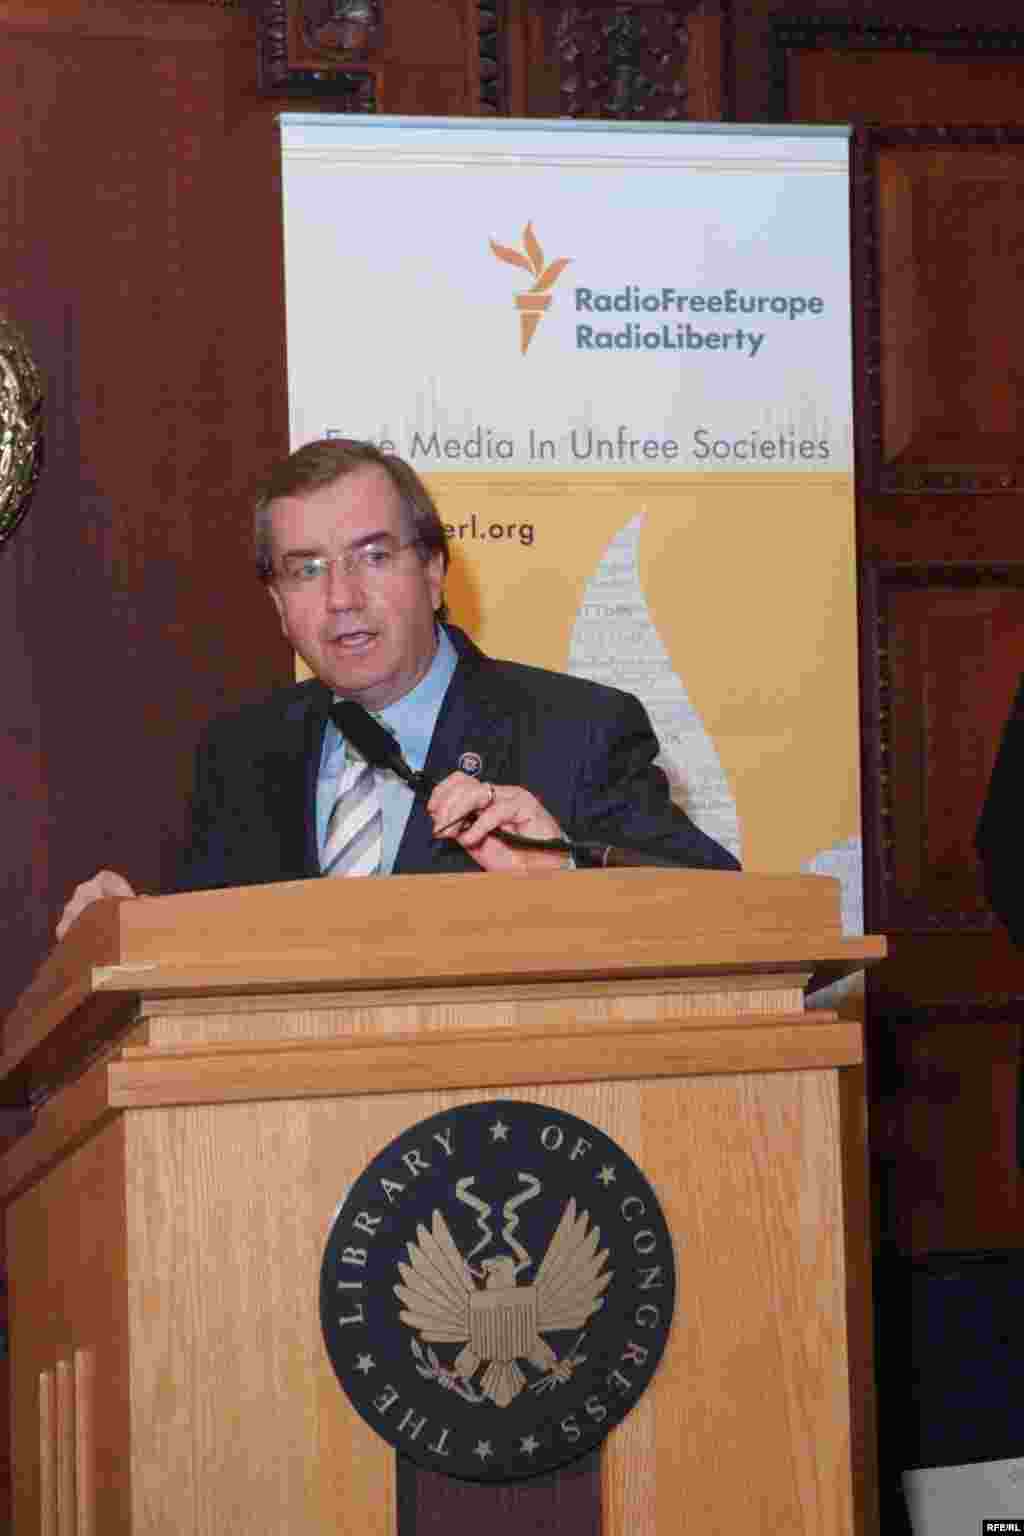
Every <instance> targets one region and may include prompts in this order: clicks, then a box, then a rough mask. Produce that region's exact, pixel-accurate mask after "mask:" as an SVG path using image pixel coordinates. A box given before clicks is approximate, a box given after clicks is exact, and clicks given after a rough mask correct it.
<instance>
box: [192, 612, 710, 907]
mask: <svg viewBox="0 0 1024 1536" xmlns="http://www.w3.org/2000/svg"><path fill="white" fill-rule="evenodd" d="M448 632H449V635H450V637H451V640H452V643H453V644H454V646H455V648H456V650H457V652H458V656H459V660H458V665H457V666H456V669H455V674H454V676H453V678H452V681H451V684H450V686H449V688H448V692H447V694H446V696H445V700H444V703H443V705H442V707H441V713H440V715H439V717H438V721H437V725H436V727H435V730H434V735H433V739H432V741H431V744H430V752H429V755H428V757H427V761H426V764H425V772H426V773H427V774H428V775H430V777H431V778H433V779H435V780H437V779H443V778H444V777H445V776H446V775H447V774H449V773H451V772H453V771H454V770H455V769H456V768H458V766H459V758H460V756H461V754H462V753H464V752H476V753H478V754H479V756H480V758H481V759H482V767H481V777H482V778H484V779H487V780H490V781H493V782H495V783H499V784H521V785H523V786H524V787H525V788H527V789H529V790H530V791H531V792H532V793H533V794H535V795H536V796H537V798H538V799H539V800H540V801H541V802H542V804H543V805H545V806H546V808H547V809H548V810H549V811H550V813H551V815H552V816H553V817H554V818H555V820H556V821H557V822H558V823H559V825H560V826H561V827H562V828H563V830H564V831H565V832H566V834H567V835H568V836H570V837H574V838H578V839H585V838H593V839H597V840H601V841H604V842H610V843H623V844H630V845H635V846H639V847H641V848H643V849H646V850H648V851H650V852H652V853H658V854H661V855H664V857H665V858H666V859H667V860H671V861H675V862H677V863H679V864H681V865H686V866H689V867H691V868H701V869H736V868H738V865H737V863H736V861H735V859H734V858H733V857H732V855H731V854H729V853H727V852H726V851H725V849H724V848H721V847H720V846H719V845H718V843H716V842H714V841H713V840H712V839H711V838H710V837H707V836H706V835H705V834H704V833H703V832H701V831H699V829H698V828H697V827H696V826H695V825H694V824H693V822H692V821H690V819H689V817H687V816H686V815H684V813H683V812H682V811H681V810H679V809H678V808H677V807H676V806H675V805H674V804H673V803H672V801H671V800H670V798H669V792H668V784H667V781H666V779H665V775H664V774H663V773H662V772H661V770H660V769H658V768H656V767H655V766H654V758H655V756H656V755H657V752H658V742H657V738H656V737H655V735H654V733H653V731H652V729H651V724H650V721H649V720H648V718H647V713H646V711H645V710H644V708H643V706H642V705H641V704H640V702H639V700H637V699H635V698H634V697H633V696H632V695H631V694H627V693H620V692H619V691H618V690H617V689H614V688H604V687H602V686H600V685H599V684H597V683H591V682H586V681H583V680H582V679H579V678H571V677H566V676H564V675H563V674H561V673H557V672H546V671H542V670H541V669H540V668H537V667H526V666H520V665H518V664H517V663H515V662H508V661H493V660H491V659H490V658H489V657H487V656H484V654H483V653H482V652H481V651H479V650H478V649H477V648H476V646H475V645H474V644H473V643H472V641H471V640H469V639H468V638H467V636H466V635H464V634H463V633H462V631H461V630H459V629H455V628H454V627H449V631H448ZM330 702H331V695H330V691H329V689H327V688H326V687H324V685H323V684H322V683H319V682H315V681H311V682H306V683H300V684H298V685H297V686H295V687H293V688H287V689H284V690H282V691H280V692H278V693H276V694H274V695H272V696H271V697H270V698H269V699H267V700H266V701H264V702H263V703H261V704H256V705H253V706H250V707H249V708H247V709H245V710H242V711H241V712H239V713H238V714H235V715H233V716H229V717H226V718H224V719H221V720H217V721H215V722H214V723H213V725H212V726H211V727H210V728H209V730H208V731H207V733H206V735H205V737H204V739H203V741H202V743H201V745H200V748H199V752H198V755H197V761H196V776H195V790H194V794H193V797H192V804H191V812H192V826H191V835H190V839H189V844H188V847H187V849H186V852H185V856H184V860H183V865H182V871H181V876H180V879H179V881H178V888H179V889H181V890H201V889H205V888H209V887H213V886H221V885H262V884H266V883H268V882H270V881H274V880H302V879H305V878H309V877H313V876H316V875H317V874H319V865H318V861H317V849H316V828H315V814H314V808H315V794H316V779H317V773H318V770H319V766H320V754H321V747H322V743H323V734H324V728H325V725H326V721H327V711H328V707H329V705H330ZM478 868H479V866H478V865H477V864H476V863H474V861H473V860H472V859H471V858H470V857H469V855H468V854H466V853H464V852H463V850H462V849H461V848H459V847H458V845H457V844H455V843H453V842H452V841H451V840H450V839H442V840H440V841H437V842H435V841H434V839H433V837H432V835H431V828H430V820H429V818H428V816H427V814H426V811H425V810H424V808H423V805H422V804H421V803H420V802H419V801H417V802H416V803H415V804H414V805H413V808H412V811H411V812H410V815H409V821H408V824H407V826H406V829H405V835H404V836H403V838H402V842H401V846H400V847H399V850H398V857H397V859H396V862H395V873H396V874H422V873H429V872H451V871H455V870H476V869H478Z"/></svg>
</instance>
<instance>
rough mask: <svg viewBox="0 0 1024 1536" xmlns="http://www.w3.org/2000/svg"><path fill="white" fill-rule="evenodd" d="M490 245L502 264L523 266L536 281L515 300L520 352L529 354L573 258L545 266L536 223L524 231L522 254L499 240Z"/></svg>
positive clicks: (515, 297)
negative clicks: (557, 286)
mask: <svg viewBox="0 0 1024 1536" xmlns="http://www.w3.org/2000/svg"><path fill="white" fill-rule="evenodd" d="M490 246H491V250H492V251H493V252H494V254H495V256H497V258H498V260H499V261H507V262H508V264H509V266H512V267H522V268H523V270H524V271H525V272H529V273H530V275H531V277H532V278H533V279H534V283H533V287H532V288H528V289H527V290H526V292H525V293H517V294H516V295H515V296H514V299H513V302H514V304H515V306H516V309H518V311H519V351H520V354H522V355H525V353H526V349H527V347H528V346H529V345H530V342H531V341H532V340H533V333H534V331H535V330H536V329H537V327H538V325H539V324H540V321H541V316H542V315H543V313H544V311H545V310H546V309H547V308H548V306H549V305H550V303H551V298H552V294H551V289H552V288H553V287H554V286H555V283H556V282H557V281H558V279H559V278H560V277H561V275H562V273H563V272H564V271H565V268H566V267H567V266H568V265H569V262H570V261H571V260H572V258H571V257H570V256H560V257H559V258H558V260H557V261H553V262H552V263H551V265H550V266H548V267H545V265H544V252H543V251H542V250H541V247H540V241H539V240H538V239H537V236H536V235H535V234H534V232H533V222H532V220H531V221H530V223H528V224H527V226H526V228H525V229H524V230H523V249H522V250H521V251H517V250H513V248H512V247H511V246H508V245H499V244H498V242H497V240H492V241H491V242H490Z"/></svg>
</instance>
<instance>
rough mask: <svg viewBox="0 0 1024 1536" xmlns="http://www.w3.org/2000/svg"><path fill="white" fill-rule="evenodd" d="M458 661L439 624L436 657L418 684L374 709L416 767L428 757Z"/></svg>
mask: <svg viewBox="0 0 1024 1536" xmlns="http://www.w3.org/2000/svg"><path fill="white" fill-rule="evenodd" d="M458 661H459V657H458V653H457V652H456V650H455V647H454V645H453V644H452V642H451V640H450V639H449V638H448V632H447V630H446V629H445V628H444V626H443V625H442V624H439V625H438V626H437V647H436V649H435V651H434V655H433V659H432V661H431V663H430V666H429V667H428V668H427V670H426V672H425V674H424V675H423V677H421V678H420V680H419V682H418V683H417V684H416V686H415V688H411V689H410V690H409V692H408V693H406V694H403V696H402V697H401V698H400V699H396V700H395V702H394V703H393V704H387V705H385V707H384V708H383V709H380V710H374V711H372V713H373V714H374V715H375V716H376V718H377V719H378V720H381V721H383V723H384V724H385V725H386V726H387V728H388V730H389V731H391V732H393V734H394V735H395V736H397V737H398V744H399V746H400V747H401V749H402V756H403V757H404V758H405V760H406V762H407V763H408V764H409V765H410V767H412V768H415V769H416V770H417V771H419V770H420V769H421V768H422V767H423V764H424V763H425V762H426V760H427V752H428V751H429V748H430V739H431V737H432V736H433V734H434V726H435V725H436V724H437V717H438V715H439V714H440V713H441V705H442V703H443V702H444V696H445V694H446V693H447V691H448V684H449V683H450V682H451V680H452V676H453V674H454V672H455V668H456V666H457V665H458Z"/></svg>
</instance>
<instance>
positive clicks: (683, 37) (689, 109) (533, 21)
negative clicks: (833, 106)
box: [479, 0, 733, 122]
mask: <svg viewBox="0 0 1024 1536" xmlns="http://www.w3.org/2000/svg"><path fill="white" fill-rule="evenodd" d="M732 4H733V0H676V3H674V4H668V5H665V4H663V3H661V0H617V3H616V0H611V3H609V0H602V3H597V4H589V3H579V4H565V3H556V4H549V5H546V6H544V7H543V9H542V10H538V9H537V8H536V7H535V6H534V7H533V8H532V9H531V8H530V7H531V0H479V17H480V75H481V111H482V112H484V113H489V114H491V113H497V114H500V115H509V114H510V113H512V112H513V110H518V111H522V110H523V108H522V106H521V105H520V106H517V107H513V106H512V105H510V100H511V102H518V100H519V97H520V96H521V95H523V94H524V93H523V91H522V88H521V87H520V90H519V91H518V92H517V91H516V90H515V89H510V85H509V80H510V60H511V57H512V55H513V54H515V55H516V57H517V60H519V64H520V68H525V69H526V70H530V69H532V70H533V71H534V83H535V84H536V83H537V77H538V72H542V73H544V74H545V75H546V77H547V80H546V84H545V88H544V92H543V95H544V97H545V99H546V100H547V102H548V106H547V109H546V111H545V112H543V113H542V115H546V116H560V117H570V118H597V119H605V120H608V121H618V122H634V121H654V122H679V121H684V120H686V119H687V118H689V117H691V116H693V115H694V114H695V113H696V112H703V114H704V115H707V110H708V109H707V107H706V105H705V104H706V103H707V102H711V103H712V110H713V112H714V115H715V116H717V117H722V116H726V115H727V113H726V112H724V111H723V110H722V103H723V101H724V100H725V99H726V91H725V77H726V76H727V74H728V69H729V64H728V46H729V26H728V17H729V16H730V15H731V8H732ZM540 54H543V55H544V56H543V58H542V57H540ZM695 69H696V72H697V78H696V81H695V78H694V70H695ZM702 71H709V73H710V76H711V78H709V79H708V80H707V81H703V80H702V79H701V78H700V76H701V73H702ZM720 76H721V77H722V78H720ZM531 94H533V93H532V92H529V91H526V92H525V96H526V97H527V98H528V97H529V96H530V95H531ZM527 115H530V116H532V115H534V112H533V111H532V110H527Z"/></svg>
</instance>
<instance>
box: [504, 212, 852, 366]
mask: <svg viewBox="0 0 1024 1536" xmlns="http://www.w3.org/2000/svg"><path fill="white" fill-rule="evenodd" d="M490 247H491V251H492V252H493V254H494V255H495V256H496V257H497V258H498V260H499V261H506V262H508V264H509V266H512V267H521V268H522V269H523V271H524V272H529V274H530V276H531V277H532V278H533V280H534V281H533V284H532V286H531V287H530V288H528V289H527V291H526V292H525V293H517V294H515V295H514V296H513V303H514V304H515V306H516V308H517V309H518V311H519V350H520V352H521V353H523V354H525V352H526V349H527V347H528V346H529V345H530V342H531V341H532V340H533V337H534V333H535V331H536V329H537V327H538V325H539V324H540V322H541V318H542V316H543V315H544V313H545V311H546V310H547V309H549V308H550V306H551V300H552V297H553V295H552V293H551V289H552V288H553V287H554V285H555V283H556V282H557V281H558V279H559V278H560V277H561V275H562V273H563V272H564V271H565V268H566V267H567V266H568V265H569V262H570V261H571V260H572V258H571V257H569V256H560V257H559V258H558V260H557V261H553V262H551V263H550V264H549V265H545V263H544V252H543V250H542V249H541V245H540V241H539V240H538V239H537V236H536V235H535V234H534V232H533V222H532V220H531V221H530V222H529V223H528V224H527V226H526V228H525V229H524V230H523V248H522V250H514V249H513V248H512V247H511V246H508V245H499V244H498V242H497V240H491V241H490ZM573 309H574V311H575V342H576V350H577V352H689V353H699V354H704V355H706V354H708V353H711V352H724V353H727V354H730V355H732V356H733V357H737V358H744V359H747V360H750V359H753V358H755V357H757V355H758V353H759V352H760V351H761V349H762V347H764V345H765V343H766V342H767V341H768V340H769V338H770V337H772V336H773V335H774V336H775V338H776V339H779V337H780V332H781V333H783V336H782V339H785V340H788V339H789V337H790V336H791V335H792V327H794V326H796V325H799V324H801V322H811V323H813V321H814V320H816V319H819V318H820V317H821V316H822V315H823V314H824V313H825V300H824V299H823V298H822V297H821V295H820V294H816V293H754V292H751V291H748V290H746V289H743V288H733V287H722V288H718V287H708V288H705V289H702V290H700V291H697V290H695V289H688V288H677V287H674V286H671V285H667V284H666V285H665V286H663V287H661V288H644V287H641V285H640V284H639V283H623V284H622V285H621V286H620V287H617V288H588V287H583V286H580V287H577V288H574V289H573Z"/></svg>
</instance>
